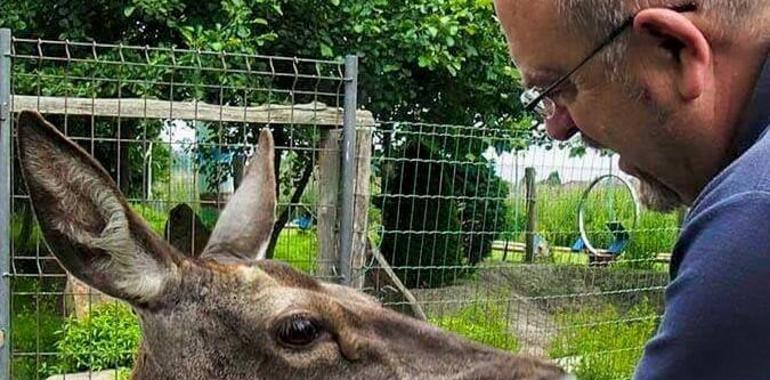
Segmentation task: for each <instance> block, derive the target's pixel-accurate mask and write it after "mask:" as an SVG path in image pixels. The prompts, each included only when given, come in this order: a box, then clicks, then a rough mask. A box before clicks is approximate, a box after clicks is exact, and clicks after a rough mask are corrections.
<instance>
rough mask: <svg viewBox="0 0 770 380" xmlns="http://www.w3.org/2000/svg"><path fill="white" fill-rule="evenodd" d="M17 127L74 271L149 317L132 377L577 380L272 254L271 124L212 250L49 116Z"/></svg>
mask: <svg viewBox="0 0 770 380" xmlns="http://www.w3.org/2000/svg"><path fill="white" fill-rule="evenodd" d="M16 125H17V133H16V147H17V157H18V159H19V163H20V167H21V175H22V177H23V180H24V183H25V184H26V188H27V192H28V195H29V197H30V201H31V204H32V207H33V210H34V214H35V216H36V218H37V221H38V223H39V224H40V227H41V229H42V231H43V237H44V240H45V242H46V245H47V246H48V247H49V248H50V250H51V252H52V253H53V254H54V256H55V257H56V258H57V260H58V261H59V262H60V264H61V265H62V266H63V267H64V269H65V270H66V271H68V272H69V273H70V274H71V275H73V276H75V277H76V278H77V279H79V280H80V281H82V282H84V283H85V284H87V285H88V286H91V287H93V288H95V289H97V290H99V291H101V292H103V293H105V294H107V295H108V296H110V297H113V298H116V299H119V300H122V301H125V302H126V303H128V304H129V305H130V306H131V307H132V309H133V310H134V312H135V314H136V315H137V317H138V320H139V323H140V326H141V330H142V341H141V344H140V347H139V350H138V353H137V354H136V357H135V364H134V368H133V369H132V374H131V376H132V377H131V378H132V379H134V380H171V379H193V380H204V379H218V380H245V379H249V380H262V379H275V380H282V379H302V380H312V379H330V380H337V379H366V380H383V379H456V380H463V379H468V380H470V379H524V380H551V379H554V380H555V379H572V378H573V377H571V376H570V375H568V374H567V373H566V372H565V371H564V370H563V369H562V368H561V367H559V366H557V365H555V364H552V363H551V362H549V361H546V360H545V359H540V358H535V357H528V356H523V355H522V356H520V355H515V354H512V353H509V352H504V351H501V350H497V349H494V348H490V347H486V346H483V345H481V344H478V343H474V342H471V341H469V340H466V339H464V338H462V337H460V336H458V335H455V334H452V333H449V332H445V331H442V330H440V329H438V328H436V327H434V326H432V325H430V324H429V323H426V322H422V321H419V320H417V319H413V318H411V317H408V316H405V315H402V314H399V313H397V312H395V311H392V310H389V309H386V308H385V307H383V306H382V305H381V304H380V303H379V302H378V301H377V300H376V299H375V298H374V297H371V296H368V295H366V294H364V293H361V292H358V291H356V290H354V289H352V288H349V287H345V286H343V285H339V284H335V283H331V282H321V281H318V280H316V279H314V278H312V277H311V276H309V275H306V274H304V273H302V272H299V271H297V270H294V269H292V267H291V266H289V265H288V264H285V263H282V262H279V261H272V260H266V259H265V252H266V249H267V246H268V244H269V239H270V234H271V231H272V228H273V223H274V221H275V209H276V203H277V199H276V194H275V189H276V186H275V181H276V178H275V172H274V170H273V162H274V160H273V158H274V154H275V153H274V142H273V138H272V135H271V133H270V132H269V130H268V128H262V131H261V132H260V134H259V136H258V141H257V146H256V148H255V151H254V153H253V154H252V157H251V158H250V160H249V162H248V164H247V166H246V167H245V168H244V176H243V178H242V180H241V184H240V185H239V187H238V189H237V190H236V191H235V192H234V194H233V195H232V197H231V198H230V200H229V202H228V203H227V205H226V206H225V207H224V209H223V210H222V212H221V214H220V216H219V218H218V220H217V222H216V225H215V226H214V228H213V229H212V232H211V236H210V238H209V241H208V243H207V245H206V246H205V248H204V249H203V250H202V252H200V254H199V255H185V254H183V253H182V252H180V251H179V250H177V249H176V248H174V247H173V246H172V245H171V244H169V243H168V242H166V241H165V240H164V239H163V238H162V237H161V236H158V235H157V234H156V233H155V232H154V231H153V230H152V229H151V228H150V227H148V224H146V222H145V221H143V219H142V218H141V217H140V216H139V215H138V214H136V213H135V212H134V211H132V209H131V208H130V207H129V204H128V201H127V199H126V198H125V197H124V196H123V195H122V193H121V191H120V189H119V188H118V186H117V185H116V183H115V182H114V181H113V180H112V178H111V177H110V175H109V174H108V172H107V171H106V170H105V169H104V168H103V167H102V166H101V165H100V164H99V163H98V162H97V161H96V160H95V159H94V158H92V157H91V156H90V155H89V154H88V153H87V152H86V151H85V150H84V149H82V148H81V147H80V146H79V145H77V144H76V143H74V142H73V141H71V140H70V139H68V138H67V137H66V136H65V135H64V134H62V133H61V132H60V131H59V130H58V129H57V128H56V127H55V126H54V125H52V124H51V123H49V122H48V121H47V120H46V119H45V118H44V117H43V116H42V115H41V114H40V113H38V112H36V111H34V110H25V111H22V112H20V113H19V115H18V117H17V123H16Z"/></svg>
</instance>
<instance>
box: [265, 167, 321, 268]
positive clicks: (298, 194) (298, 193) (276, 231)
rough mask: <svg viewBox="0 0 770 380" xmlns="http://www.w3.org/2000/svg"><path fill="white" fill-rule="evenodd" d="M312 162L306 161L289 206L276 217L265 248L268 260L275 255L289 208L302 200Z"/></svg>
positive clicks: (310, 172) (287, 217)
mask: <svg viewBox="0 0 770 380" xmlns="http://www.w3.org/2000/svg"><path fill="white" fill-rule="evenodd" d="M313 161H314V160H312V159H308V160H307V164H306V165H305V171H304V172H303V173H302V177H300V179H299V180H298V181H297V182H296V183H295V185H296V186H295V187H294V193H293V194H292V195H291V199H290V200H289V205H288V206H287V207H286V208H284V209H283V211H282V212H281V215H280V216H278V219H277V220H276V221H275V224H274V225H273V233H272V234H271V235H270V245H268V247H267V258H268V259H272V258H273V256H274V255H275V246H276V244H277V243H278V236H279V235H280V234H281V231H283V228H284V227H285V226H286V223H287V222H288V221H289V215H290V214H291V206H292V205H294V204H296V203H298V202H299V200H300V198H302V193H304V192H305V187H307V184H308V182H310V176H311V175H312V174H313ZM276 182H277V181H276Z"/></svg>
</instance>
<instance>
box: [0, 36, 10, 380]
mask: <svg viewBox="0 0 770 380" xmlns="http://www.w3.org/2000/svg"><path fill="white" fill-rule="evenodd" d="M10 108H11V30H10V29H0V379H10V378H11V348H10V343H9V339H10V337H9V336H10V326H11V274H10V261H11V242H10V240H11V228H10V227H11V226H10V225H11V135H12V133H11V109H10Z"/></svg>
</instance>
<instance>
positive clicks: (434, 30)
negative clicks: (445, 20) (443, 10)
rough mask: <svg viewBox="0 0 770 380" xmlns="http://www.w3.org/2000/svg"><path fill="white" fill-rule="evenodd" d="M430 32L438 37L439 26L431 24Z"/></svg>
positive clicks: (432, 35)
mask: <svg viewBox="0 0 770 380" xmlns="http://www.w3.org/2000/svg"><path fill="white" fill-rule="evenodd" d="M428 34H430V36H431V37H436V36H437V35H438V28H436V27H435V26H429V27H428Z"/></svg>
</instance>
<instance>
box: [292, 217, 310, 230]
mask: <svg viewBox="0 0 770 380" xmlns="http://www.w3.org/2000/svg"><path fill="white" fill-rule="evenodd" d="M296 223H297V226H298V227H299V229H301V230H303V231H307V230H309V229H310V226H312V225H313V219H312V218H310V216H309V215H303V216H302V217H300V218H299V219H297V222H296Z"/></svg>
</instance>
